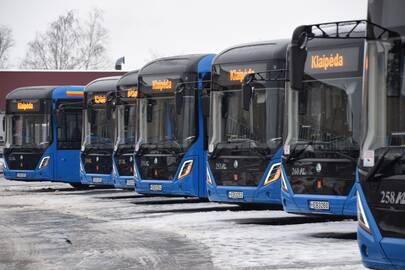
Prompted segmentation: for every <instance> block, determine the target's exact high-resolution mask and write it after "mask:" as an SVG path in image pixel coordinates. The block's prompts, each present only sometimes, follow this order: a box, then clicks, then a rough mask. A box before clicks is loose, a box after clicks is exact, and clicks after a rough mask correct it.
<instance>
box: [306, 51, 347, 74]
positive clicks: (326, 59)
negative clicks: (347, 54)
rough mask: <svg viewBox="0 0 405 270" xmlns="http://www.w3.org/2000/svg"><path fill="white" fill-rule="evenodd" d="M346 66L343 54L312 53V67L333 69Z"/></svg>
mask: <svg viewBox="0 0 405 270" xmlns="http://www.w3.org/2000/svg"><path fill="white" fill-rule="evenodd" d="M343 66H344V59H343V55H341V54H339V53H336V54H335V55H333V54H330V55H329V56H327V55H325V54H323V55H322V56H320V55H312V56H311V69H323V70H328V69H333V68H339V67H343Z"/></svg>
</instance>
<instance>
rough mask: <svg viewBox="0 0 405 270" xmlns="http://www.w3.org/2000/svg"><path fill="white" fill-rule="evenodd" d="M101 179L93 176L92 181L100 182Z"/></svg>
mask: <svg viewBox="0 0 405 270" xmlns="http://www.w3.org/2000/svg"><path fill="white" fill-rule="evenodd" d="M101 182H103V179H102V178H101V177H93V183H101Z"/></svg>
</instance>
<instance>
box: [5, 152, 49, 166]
mask: <svg viewBox="0 0 405 270" xmlns="http://www.w3.org/2000/svg"><path fill="white" fill-rule="evenodd" d="M4 152H5V153H4V157H5V160H6V162H7V166H8V168H9V169H10V170H35V168H36V167H37V166H38V163H39V161H40V159H41V157H42V155H43V152H33V153H31V152H24V151H18V152H12V151H9V150H7V149H5V150H4Z"/></svg>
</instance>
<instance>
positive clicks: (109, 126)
mask: <svg viewBox="0 0 405 270" xmlns="http://www.w3.org/2000/svg"><path fill="white" fill-rule="evenodd" d="M96 95H100V96H106V99H107V96H108V93H107V92H106V93H96V92H94V93H85V100H86V103H85V107H84V110H83V113H84V114H83V139H82V150H84V149H94V148H95V149H113V148H114V143H115V136H116V134H115V133H116V129H115V121H114V118H115V114H114V113H112V106H110V104H109V103H110V101H109V100H106V101H105V102H103V103H101V104H97V103H95V102H94V98H95V96H96Z"/></svg>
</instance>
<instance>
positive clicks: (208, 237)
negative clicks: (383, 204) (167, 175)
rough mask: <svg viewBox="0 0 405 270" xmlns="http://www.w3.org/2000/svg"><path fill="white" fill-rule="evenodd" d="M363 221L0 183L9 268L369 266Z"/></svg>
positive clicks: (1, 247)
mask: <svg viewBox="0 0 405 270" xmlns="http://www.w3.org/2000/svg"><path fill="white" fill-rule="evenodd" d="M355 232H356V223H355V222H354V221H350V220H344V221H331V220H325V219H321V218H314V217H304V216H296V215H289V214H285V213H284V212H282V211H277V210H263V209H256V210H255V209H244V208H241V207H239V206H236V205H227V204H217V203H209V202H206V201H200V200H196V199H191V198H188V199H187V198H167V197H146V196H143V195H140V194H136V193H135V192H132V191H122V190H113V189H93V190H75V189H73V188H71V187H70V186H69V185H65V184H56V183H49V182H43V183H23V182H14V181H6V180H4V179H3V178H0V269H1V270H2V269H41V270H46V269H97V270H101V269H363V267H362V266H361V262H360V254H359V251H358V249H357V242H356V241H355V237H356V234H355Z"/></svg>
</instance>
